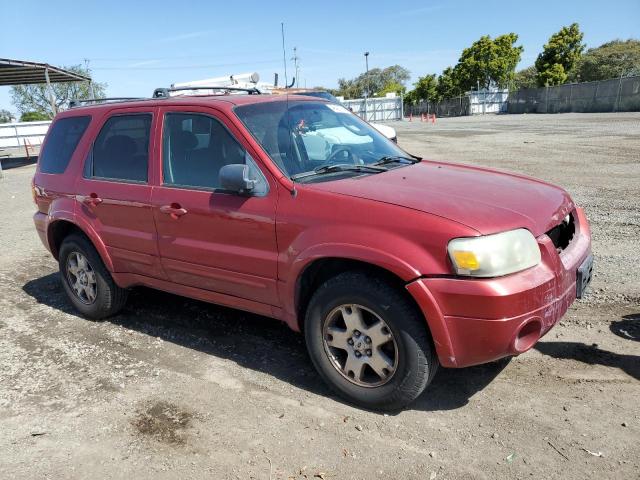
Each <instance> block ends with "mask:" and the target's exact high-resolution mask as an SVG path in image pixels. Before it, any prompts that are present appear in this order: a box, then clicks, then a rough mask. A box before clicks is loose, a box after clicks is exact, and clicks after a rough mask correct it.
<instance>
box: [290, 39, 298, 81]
mask: <svg viewBox="0 0 640 480" xmlns="http://www.w3.org/2000/svg"><path fill="white" fill-rule="evenodd" d="M291 60H293V65H294V66H295V69H296V78H295V86H296V87H300V82H299V80H298V77H299V75H300V72H299V70H300V65H299V64H298V60H300V57H299V56H298V47H293V57H292V58H291Z"/></svg>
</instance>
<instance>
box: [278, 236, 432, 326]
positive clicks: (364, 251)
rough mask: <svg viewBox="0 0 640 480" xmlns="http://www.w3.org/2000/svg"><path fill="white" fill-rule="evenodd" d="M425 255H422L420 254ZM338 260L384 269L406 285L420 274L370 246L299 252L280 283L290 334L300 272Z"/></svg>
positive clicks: (326, 246)
mask: <svg viewBox="0 0 640 480" xmlns="http://www.w3.org/2000/svg"><path fill="white" fill-rule="evenodd" d="M424 254H425V255H426V252H424ZM325 258H338V259H344V260H354V261H358V262H363V263H367V264H370V265H373V266H376V267H379V268H381V269H384V270H386V271H388V272H390V273H391V274H393V275H395V276H396V277H398V278H400V279H401V280H402V281H403V282H405V283H408V282H411V281H412V280H414V279H416V278H418V277H419V276H420V275H421V273H420V270H419V268H418V267H417V266H415V265H413V264H411V263H410V262H409V261H407V260H405V259H404V258H402V257H400V256H399V255H398V254H395V253H392V252H389V251H385V250H382V249H379V248H374V247H370V246H363V245H356V244H349V243H338V242H331V243H321V244H315V245H313V246H310V247H309V248H307V249H305V250H303V251H301V252H300V253H299V254H298V255H297V256H296V257H295V258H294V259H293V260H292V261H291V263H290V266H289V269H288V274H287V276H286V278H285V279H283V280H284V281H283V282H282V283H281V287H282V290H281V298H282V300H283V310H284V317H285V318H284V320H285V321H286V322H287V324H289V326H290V327H291V328H293V329H294V330H299V326H298V318H297V311H298V309H297V304H296V301H297V297H298V295H297V293H298V286H299V282H300V279H301V278H302V275H303V273H304V271H305V270H306V269H307V268H308V267H309V266H310V265H311V264H312V263H313V262H315V261H316V260H320V259H325Z"/></svg>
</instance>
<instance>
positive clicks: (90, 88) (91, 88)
mask: <svg viewBox="0 0 640 480" xmlns="http://www.w3.org/2000/svg"><path fill="white" fill-rule="evenodd" d="M84 68H85V70H86V71H87V75H88V76H89V75H90V74H89V72H90V70H89V59H88V58H85V59H84ZM89 94H90V95H91V98H96V94H95V92H94V91H93V79H92V78H91V79H90V80H89Z"/></svg>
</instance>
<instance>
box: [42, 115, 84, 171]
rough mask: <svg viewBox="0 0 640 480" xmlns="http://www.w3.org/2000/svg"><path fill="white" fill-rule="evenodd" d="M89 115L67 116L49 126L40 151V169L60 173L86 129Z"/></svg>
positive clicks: (67, 163)
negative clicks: (47, 134)
mask: <svg viewBox="0 0 640 480" xmlns="http://www.w3.org/2000/svg"><path fill="white" fill-rule="evenodd" d="M90 120H91V117H67V118H61V119H60V120H56V121H55V122H54V123H53V125H52V126H51V127H50V128H51V130H50V131H49V136H48V137H47V142H46V144H45V145H44V148H43V149H42V152H40V158H39V163H40V171H41V172H43V173H62V172H64V171H65V169H66V168H67V165H69V160H71V155H73V152H74V151H75V149H76V147H77V146H78V142H79V141H80V138H82V134H83V133H84V131H85V130H86V129H87V125H89V121H90Z"/></svg>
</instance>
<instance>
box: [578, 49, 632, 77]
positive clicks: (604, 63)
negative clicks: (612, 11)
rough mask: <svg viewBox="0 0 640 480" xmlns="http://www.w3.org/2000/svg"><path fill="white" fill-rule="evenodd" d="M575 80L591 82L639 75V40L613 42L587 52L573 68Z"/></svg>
mask: <svg viewBox="0 0 640 480" xmlns="http://www.w3.org/2000/svg"><path fill="white" fill-rule="evenodd" d="M575 70H576V75H575V78H574V79H575V80H577V81H580V82H591V81H594V80H606V79H608V78H617V77H620V76H629V75H640V40H634V39H629V40H624V41H623V40H613V41H611V42H608V43H605V44H603V45H600V46H599V47H597V48H592V49H590V50H588V51H587V53H585V54H584V55H583V56H582V57H581V58H580V61H579V62H578V65H577V66H576V68H575Z"/></svg>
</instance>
